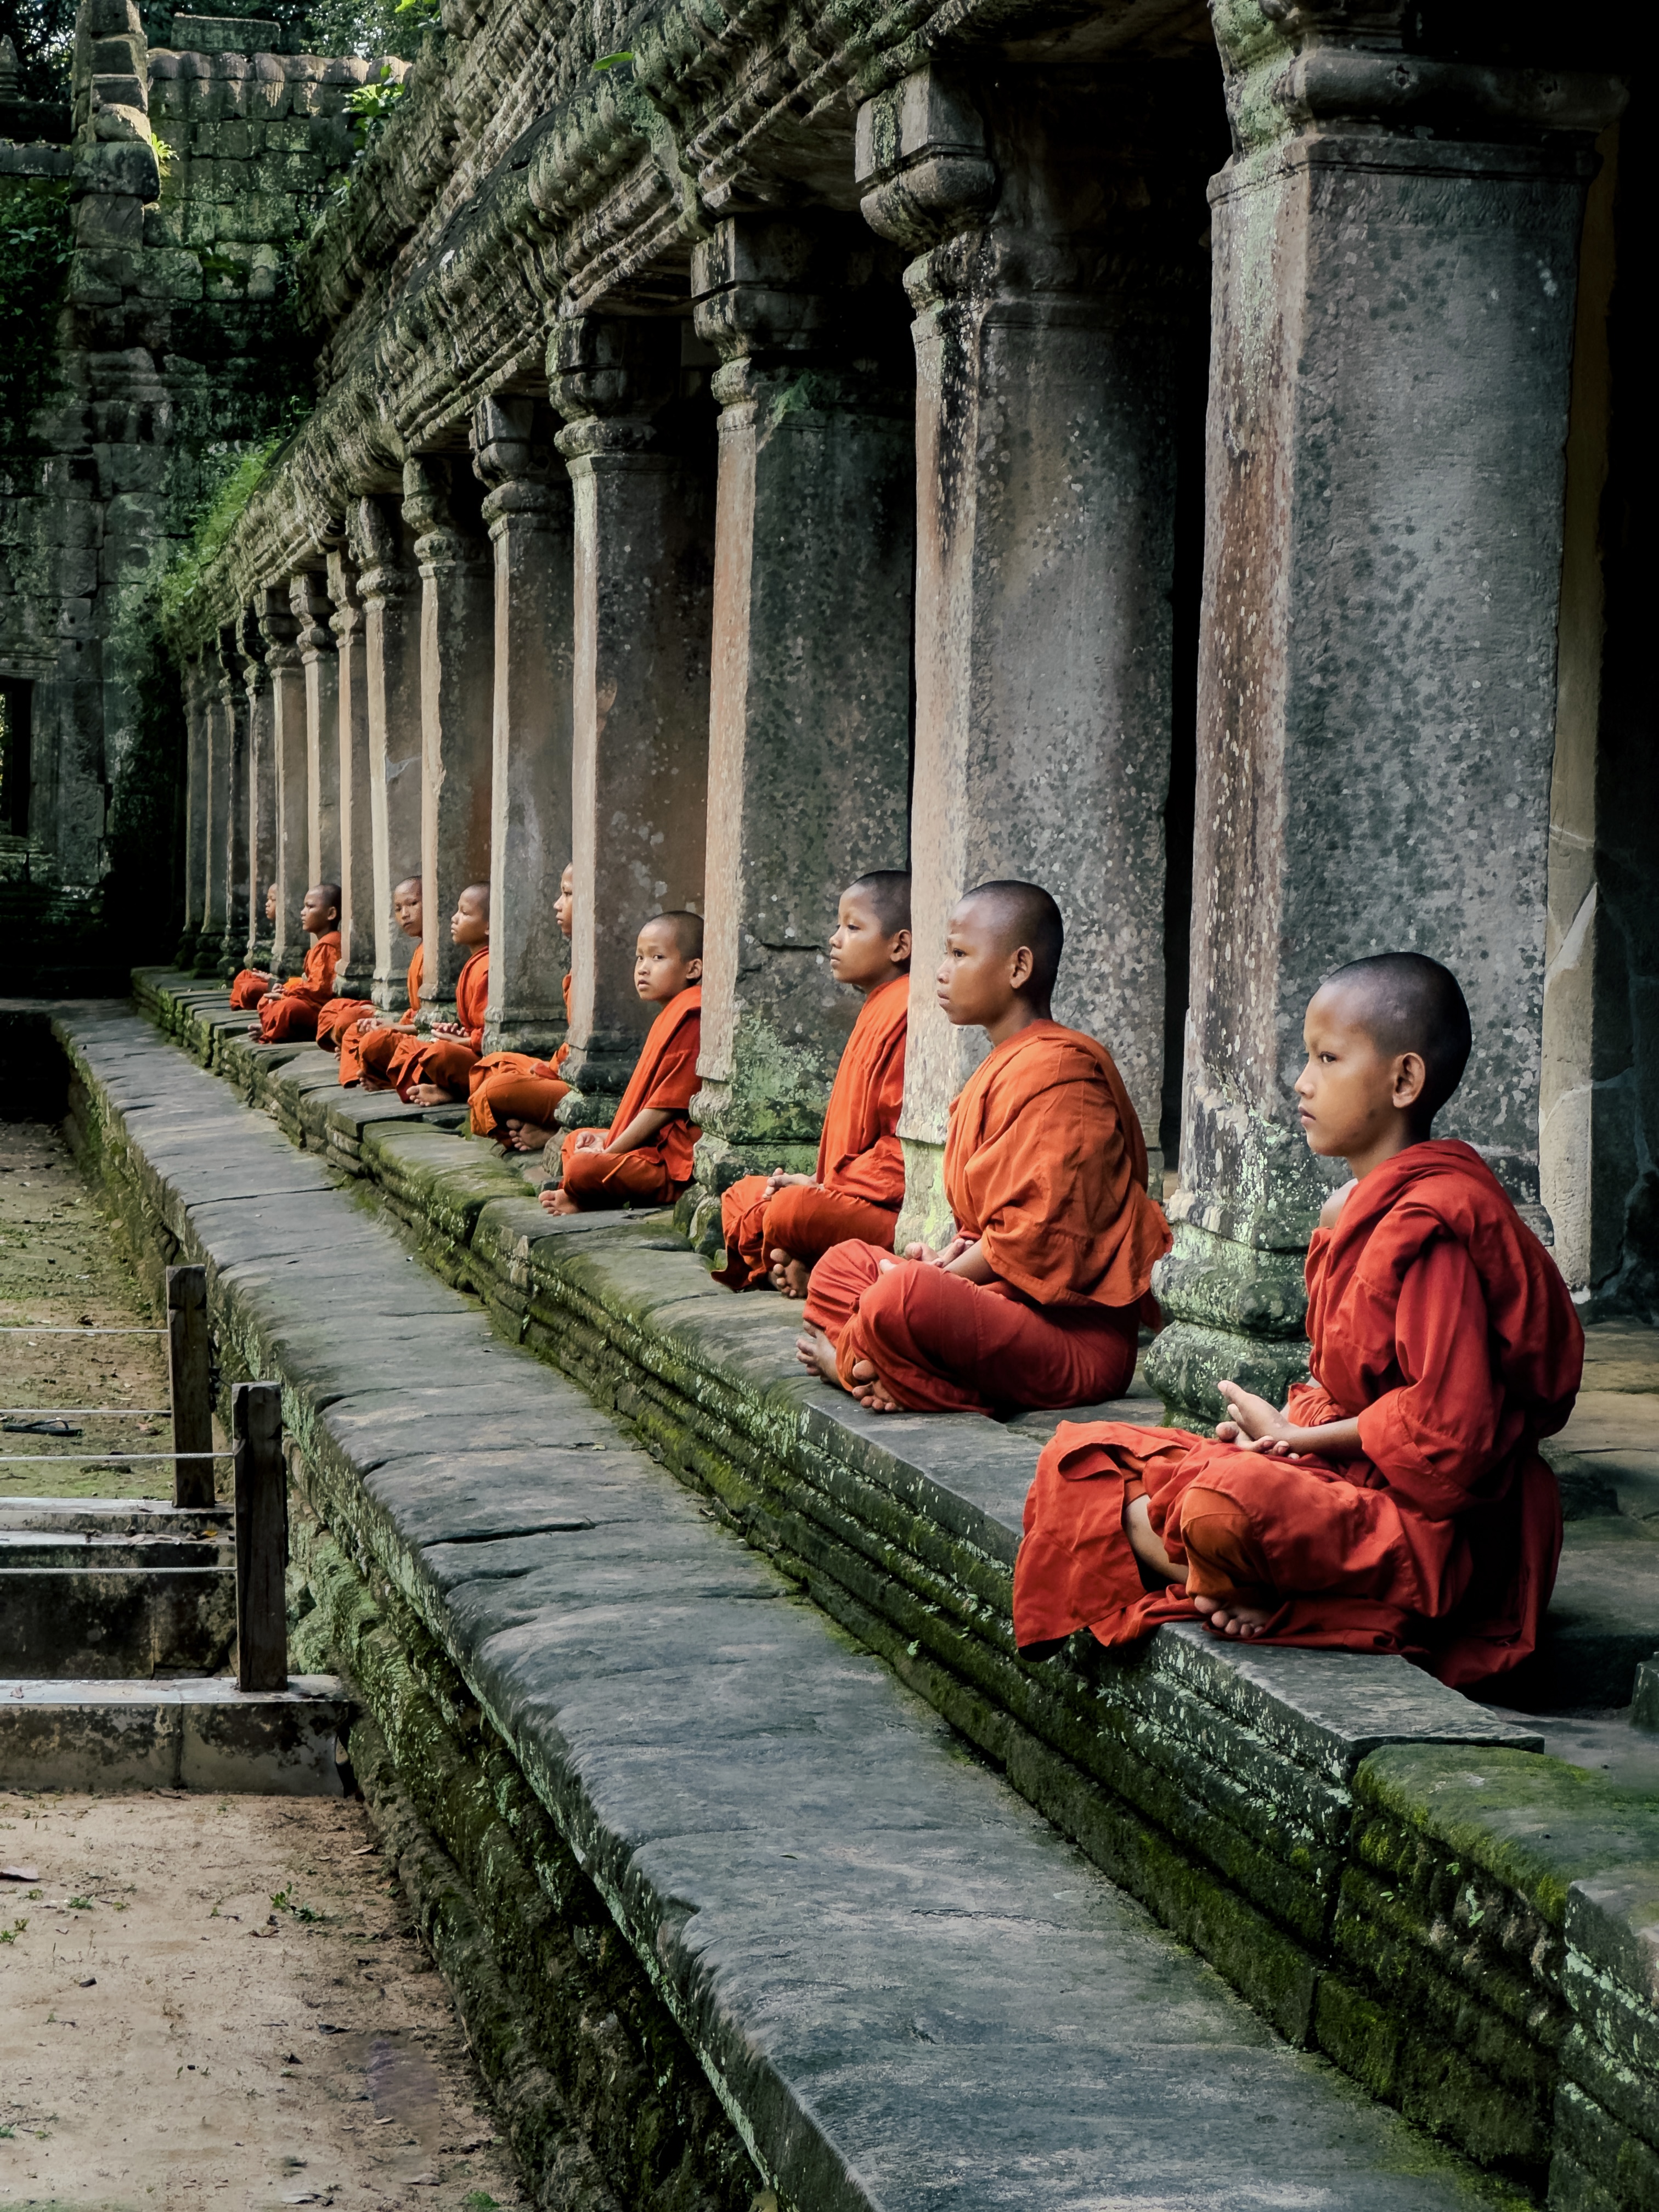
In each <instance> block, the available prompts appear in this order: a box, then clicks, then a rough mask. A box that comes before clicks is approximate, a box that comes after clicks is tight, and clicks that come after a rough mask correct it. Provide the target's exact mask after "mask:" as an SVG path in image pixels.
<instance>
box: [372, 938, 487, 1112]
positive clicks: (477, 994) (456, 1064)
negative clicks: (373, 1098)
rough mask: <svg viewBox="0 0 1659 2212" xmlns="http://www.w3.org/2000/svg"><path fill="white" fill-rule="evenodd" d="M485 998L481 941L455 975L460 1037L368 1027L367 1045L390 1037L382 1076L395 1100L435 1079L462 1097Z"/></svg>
mask: <svg viewBox="0 0 1659 2212" xmlns="http://www.w3.org/2000/svg"><path fill="white" fill-rule="evenodd" d="M488 1001H489V946H488V945H480V946H479V948H478V950H477V951H476V952H474V953H472V954H471V955H470V957H468V958H467V960H466V961H465V963H464V965H463V967H462V969H461V972H460V974H459V975H458V976H457V977H456V978H455V1018H456V1021H457V1022H458V1023H459V1024H460V1026H461V1027H462V1028H463V1029H464V1030H465V1031H466V1035H465V1037H444V1036H417V1035H416V1034H414V1033H413V1032H411V1031H407V1030H404V1031H398V1030H392V1031H387V1030H371V1031H370V1032H369V1036H368V1037H367V1038H365V1040H364V1047H365V1051H364V1059H363V1065H364V1066H365V1067H368V1066H369V1064H370V1063H369V1060H368V1045H369V1044H370V1043H371V1042H374V1041H375V1040H376V1039H377V1038H378V1037H380V1036H388V1035H389V1036H392V1039H393V1042H392V1047H391V1050H390V1052H389V1054H386V1081H387V1082H388V1083H389V1084H390V1085H392V1089H393V1090H394V1091H396V1092H397V1093H398V1097H400V1098H407V1097H409V1095H410V1091H413V1090H414V1088H415V1086H416V1084H418V1083H435V1084H437V1085H440V1086H441V1088H442V1089H443V1090H445V1091H449V1092H451V1093H452V1094H453V1096H454V1097H457V1098H465V1096H466V1081H467V1077H468V1076H469V1075H470V1074H471V1072H472V1068H473V1066H474V1065H475V1063H476V1062H477V1057H478V1052H479V1048H480V1047H481V1046H482V1045H483V1024H484V1007H485V1006H486V1004H487V1003H488Z"/></svg>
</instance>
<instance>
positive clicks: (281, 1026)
mask: <svg viewBox="0 0 1659 2212" xmlns="http://www.w3.org/2000/svg"><path fill="white" fill-rule="evenodd" d="M300 927H301V929H303V930H304V931H305V932H306V933H307V935H308V936H309V937H310V938H311V939H312V945H311V949H310V951H308V952H307V954H306V957H305V964H304V966H303V967H302V968H301V970H300V973H299V974H298V975H290V976H289V980H288V981H287V982H286V983H284V984H283V985H281V986H280V987H279V988H277V989H276V990H274V991H267V992H266V993H265V994H264V997H263V998H262V999H261V1000H259V1004H258V1015H259V1018H258V1021H257V1022H253V1023H251V1024H249V1027H248V1035H249V1036H250V1037H252V1039H253V1041H254V1042H255V1043H256V1044H288V1043H290V1042H294V1041H295V1040H296V1039H305V1038H308V1037H314V1036H316V1034H317V1017H318V1015H319V1013H320V1012H321V1011H322V1009H323V1008H324V1007H325V1006H326V1005H327V1004H328V1002H329V1000H331V998H332V997H333V995H334V969H335V966H336V964H337V962H338V960H339V957H340V886H339V885H338V884H313V885H312V886H311V889H310V890H308V891H307V893H306V895H305V900H304V903H303V904H302V905H301V908H300Z"/></svg>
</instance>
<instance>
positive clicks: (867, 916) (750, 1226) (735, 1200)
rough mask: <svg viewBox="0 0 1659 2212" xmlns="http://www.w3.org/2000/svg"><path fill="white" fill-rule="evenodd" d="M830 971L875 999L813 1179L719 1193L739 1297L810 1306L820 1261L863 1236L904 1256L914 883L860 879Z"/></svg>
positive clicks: (868, 1000) (774, 1179)
mask: <svg viewBox="0 0 1659 2212" xmlns="http://www.w3.org/2000/svg"><path fill="white" fill-rule="evenodd" d="M829 972H830V973H831V975H834V977H835V979H836V982H838V983H849V984H851V985H852V987H853V988H854V990H856V991H861V992H862V993H863V994H864V1005H863V1006H862V1008H861V1009H860V1013H859V1018H858V1019H857V1021H856V1022H854V1024H853V1034H852V1036H850V1037H848V1040H847V1049H846V1050H845V1051H844V1052H843V1053H842V1056H841V1065H840V1066H839V1067H837V1068H836V1080H835V1083H834V1085H832V1086H831V1089H830V1092H829V1106H828V1108H827V1109H826V1110H825V1113H824V1116H823V1134H822V1135H821V1136H820V1137H819V1139H818V1164H817V1171H816V1172H815V1173H814V1174H812V1175H787V1174H786V1173H785V1172H784V1170H782V1169H781V1168H775V1169H774V1170H772V1173H771V1174H770V1175H769V1176H744V1177H743V1179H742V1180H741V1182H734V1183H733V1184H732V1187H731V1188H730V1189H729V1190H726V1191H725V1192H723V1193H722V1194H721V1196H720V1223H721V1226H722V1227H723V1229H724V1231H725V1232H726V1266H725V1267H724V1268H722V1269H721V1270H720V1272H719V1273H717V1274H716V1275H715V1277H714V1280H715V1281H716V1282H717V1283H725V1284H726V1285H727V1286H728V1287H729V1288H730V1289H732V1290H734V1291H742V1290H748V1289H750V1288H751V1287H753V1286H754V1285H757V1284H761V1283H766V1282H769V1283H770V1284H771V1285H772V1287H773V1289H774V1290H775V1291H781V1293H782V1295H783V1296H784V1297H787V1298H804V1297H805V1296H806V1285H807V1280H808V1278H809V1277H810V1276H811V1272H812V1267H813V1265H814V1263H815V1262H816V1261H818V1260H821V1259H822V1258H823V1255H824V1254H825V1253H826V1252H827V1251H829V1248H830V1247H831V1245H834V1244H843V1243H847V1242H848V1239H849V1238H852V1237H859V1238H861V1239H862V1240H863V1242H864V1243H866V1244H876V1245H879V1246H880V1247H881V1249H883V1250H884V1251H886V1252H890V1251H891V1250H892V1249H893V1227H894V1224H895V1223H896V1221H897V1219H898V1210H899V1206H900V1204H901V1202H902V1200H903V1197H904V1151H903V1147H902V1146H901V1145H900V1143H899V1140H898V1136H897V1130H898V1117H899V1109H900V1108H901V1107H902V1105H903V1103H904V1037H905V1030H906V1028H907V1025H908V1016H909V1010H910V878H909V877H908V874H907V873H905V872H903V871H902V869H898V868H882V869H878V870H877V871H876V872H874V873H873V874H871V875H867V876H860V878H859V879H858V881H857V883H855V884H848V887H847V889H846V890H844V891H843V892H842V895H841V908H840V913H839V915H838V916H837V919H836V933H835V935H834V936H833V937H832V938H831V939H829Z"/></svg>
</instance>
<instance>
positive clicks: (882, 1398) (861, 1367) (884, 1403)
mask: <svg viewBox="0 0 1659 2212" xmlns="http://www.w3.org/2000/svg"><path fill="white" fill-rule="evenodd" d="M848 1388H849V1389H851V1391H852V1393H853V1395H854V1397H855V1398H856V1399H857V1400H858V1401H859V1403H860V1406H863V1407H866V1408H867V1410H868V1411H869V1412H871V1413H902V1412H903V1411H904V1408H903V1407H902V1406H901V1405H900V1403H899V1401H898V1400H897V1399H896V1398H894V1397H891V1396H890V1395H889V1394H888V1389H887V1385H886V1384H885V1383H884V1382H883V1381H882V1379H881V1377H880V1376H879V1375H878V1374H877V1372H876V1370H875V1368H874V1367H873V1366H872V1364H871V1362H870V1361H869V1360H867V1359H855V1360H854V1362H853V1380H852V1382H851V1383H850V1384H849V1385H848Z"/></svg>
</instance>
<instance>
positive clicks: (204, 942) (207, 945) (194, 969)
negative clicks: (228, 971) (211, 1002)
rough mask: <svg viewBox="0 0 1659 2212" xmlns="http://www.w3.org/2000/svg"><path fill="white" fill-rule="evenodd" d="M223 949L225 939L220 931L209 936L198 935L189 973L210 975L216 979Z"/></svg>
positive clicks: (222, 956)
mask: <svg viewBox="0 0 1659 2212" xmlns="http://www.w3.org/2000/svg"><path fill="white" fill-rule="evenodd" d="M224 950H225V940H224V936H223V933H218V932H216V933H215V934H214V935H212V936H211V937H209V936H205V935H204V936H201V937H198V938H197V940H196V957H195V958H194V959H193V960H192V961H191V963H190V965H191V974H192V975H203V976H209V975H210V976H213V977H215V978H217V976H218V975H219V974H220V963H221V962H222V960H223V958H224ZM233 973H234V970H233Z"/></svg>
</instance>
